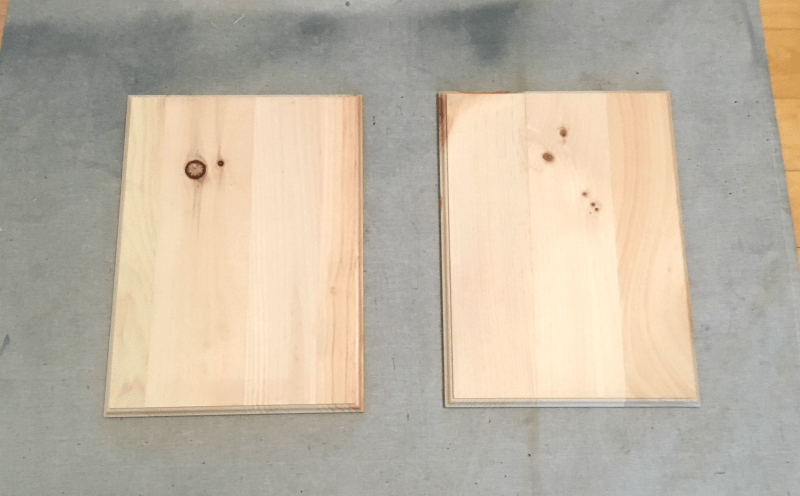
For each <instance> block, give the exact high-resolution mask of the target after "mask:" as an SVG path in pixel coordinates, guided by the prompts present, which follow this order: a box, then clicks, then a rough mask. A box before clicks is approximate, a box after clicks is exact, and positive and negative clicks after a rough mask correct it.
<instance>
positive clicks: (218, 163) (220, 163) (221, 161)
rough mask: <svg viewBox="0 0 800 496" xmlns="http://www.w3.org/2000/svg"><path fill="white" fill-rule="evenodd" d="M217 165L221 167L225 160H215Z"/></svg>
mask: <svg viewBox="0 0 800 496" xmlns="http://www.w3.org/2000/svg"><path fill="white" fill-rule="evenodd" d="M217 165H219V166H220V167H222V166H223V165H225V161H223V160H220V161H219V162H217Z"/></svg>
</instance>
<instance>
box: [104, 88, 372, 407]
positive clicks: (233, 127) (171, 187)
mask: <svg viewBox="0 0 800 496" xmlns="http://www.w3.org/2000/svg"><path fill="white" fill-rule="evenodd" d="M361 198H362V196H361V98H360V97H357V96H314V97H155V96H154V97H131V98H130V99H129V108H128V124H127V135H126V145H125V165H124V171H123V187H122V201H121V211H120V228H119V243H118V249H117V277H116V287H115V296H114V317H113V323H112V330H111V347H110V351H109V372H108V381H107V391H106V412H105V413H106V415H107V416H143V415H184V414H220V413H270V412H288V411H294V412H305V411H361V410H362V409H363V401H362V398H363V394H362V382H363V380H362V351H361V350H362V293H361V291H362V289H361V288H362V256H361V253H362V248H361V239H362V217H361V204H362V200H361Z"/></svg>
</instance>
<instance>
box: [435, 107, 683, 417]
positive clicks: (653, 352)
mask: <svg viewBox="0 0 800 496" xmlns="http://www.w3.org/2000/svg"><path fill="white" fill-rule="evenodd" d="M439 141H440V174H441V195H442V213H441V215H442V275H443V314H444V343H445V402H446V405H447V406H480V405H484V406H549V405H555V406H563V405H584V406H589V405H609V406H623V405H626V404H638V405H693V404H697V401H698V388H697V378H696V370H695V361H694V350H693V341H692V329H691V317H690V310H689V299H688V284H687V278H686V267H685V259H684V253H683V239H682V231H681V220H680V212H679V201H678V185H677V177H676V164H675V153H674V145H673V139H672V123H671V116H670V104H669V95H668V94H667V93H524V94H486V93H483V94H481V93H442V94H440V96H439Z"/></svg>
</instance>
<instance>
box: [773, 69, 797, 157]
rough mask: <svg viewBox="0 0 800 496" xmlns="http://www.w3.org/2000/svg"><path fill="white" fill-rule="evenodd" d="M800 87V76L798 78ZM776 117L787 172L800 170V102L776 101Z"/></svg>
mask: <svg viewBox="0 0 800 496" xmlns="http://www.w3.org/2000/svg"><path fill="white" fill-rule="evenodd" d="M797 84H798V85H800V76H798V78H797ZM775 116H776V118H777V121H778V131H779V132H780V136H781V148H782V149H783V165H784V168H785V169H786V170H787V171H797V170H800V100H788V99H783V100H775Z"/></svg>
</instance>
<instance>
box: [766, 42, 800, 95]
mask: <svg viewBox="0 0 800 496" xmlns="http://www.w3.org/2000/svg"><path fill="white" fill-rule="evenodd" d="M764 41H765V43H766V50H767V60H768V63H769V72H770V76H771V79H772V96H773V97H774V98H775V99H776V100H778V99H782V98H792V99H800V84H798V80H800V29H765V30H764Z"/></svg>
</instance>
